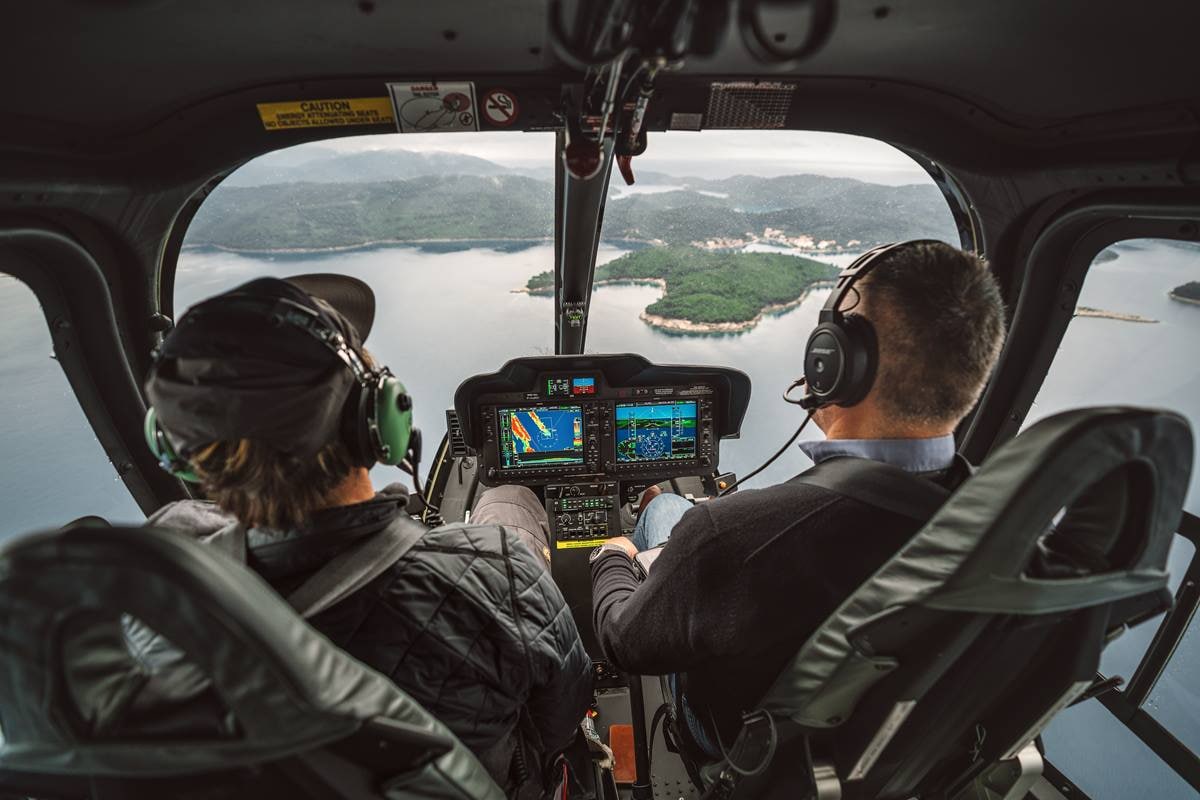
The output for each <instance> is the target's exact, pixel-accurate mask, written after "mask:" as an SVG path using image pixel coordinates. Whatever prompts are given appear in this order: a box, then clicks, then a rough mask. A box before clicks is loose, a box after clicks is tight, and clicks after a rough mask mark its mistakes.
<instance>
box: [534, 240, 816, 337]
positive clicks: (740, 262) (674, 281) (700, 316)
mask: <svg viewBox="0 0 1200 800" xmlns="http://www.w3.org/2000/svg"><path fill="white" fill-rule="evenodd" d="M835 275H837V268H836V267H833V266H831V265H829V264H825V263H822V262H820V261H813V260H812V259H808V258H801V257H799V256H792V255H783V254H778V253H727V252H713V251H708V250H699V249H697V248H695V247H653V248H647V249H645V250H638V251H636V252H633V253H626V254H625V255H623V256H621V257H620V258H617V259H614V260H612V261H610V262H608V263H607V264H604V265H603V266H601V267H599V268H598V269H597V270H596V280H597V281H645V280H662V281H665V282H666V292H665V293H664V295H663V296H662V298H660V299H659V300H656V301H655V302H653V303H651V304H650V305H649V306H648V307H647V308H646V313H648V314H653V315H655V316H660V317H667V318H669V319H674V320H687V321H690V322H696V323H704V324H716V323H727V322H732V323H744V322H749V321H750V320H753V319H754V318H755V317H757V316H758V315H759V314H760V313H762V311H763V310H764V309H766V308H767V307H769V306H774V305H785V304H787V303H791V302H794V301H795V300H797V299H799V298H800V296H801V295H803V294H804V292H805V291H806V290H807V289H808V288H809V287H810V286H812V285H813V284H814V283H817V282H819V281H823V280H829V279H830V278H832V277H834V276H835ZM526 288H527V289H529V291H531V292H534V293H545V292H548V291H553V288H554V276H553V274H552V273H550V272H543V273H541V274H539V275H534V276H533V277H532V278H530V279H529V283H528V284H527V285H526Z"/></svg>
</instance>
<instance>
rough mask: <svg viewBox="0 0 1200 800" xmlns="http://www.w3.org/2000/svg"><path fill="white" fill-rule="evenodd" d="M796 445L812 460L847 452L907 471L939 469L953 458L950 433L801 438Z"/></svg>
mask: <svg viewBox="0 0 1200 800" xmlns="http://www.w3.org/2000/svg"><path fill="white" fill-rule="evenodd" d="M800 449H801V450H803V451H804V454H805V455H806V456H808V457H809V458H811V459H812V461H813V463H814V464H820V463H821V462H822V461H825V460H826V459H829V458H836V457H838V456H851V457H853V458H869V459H871V460H872V461H882V462H883V463H884V464H891V465H892V466H893V467H899V468H900V469H903V470H907V471H908V472H939V471H941V470H944V469H949V468H950V465H951V464H952V463H953V462H954V437H953V436H951V435H950V434H946V435H945V436H934V437H932V438H930V439H817V440H814V441H809V442H801V443H800Z"/></svg>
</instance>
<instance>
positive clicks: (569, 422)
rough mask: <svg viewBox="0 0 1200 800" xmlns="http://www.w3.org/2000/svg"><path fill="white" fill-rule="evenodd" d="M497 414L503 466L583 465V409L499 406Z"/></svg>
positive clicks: (506, 467) (510, 467)
mask: <svg viewBox="0 0 1200 800" xmlns="http://www.w3.org/2000/svg"><path fill="white" fill-rule="evenodd" d="M496 416H497V417H498V419H497V422H498V424H499V434H500V459H501V465H502V467H503V468H504V469H519V468H522V467H545V466H550V465H555V466H576V465H580V464H583V408H582V407H580V406H565V405H564V406H540V407H537V408H529V407H526V408H501V409H499V410H497V412H496Z"/></svg>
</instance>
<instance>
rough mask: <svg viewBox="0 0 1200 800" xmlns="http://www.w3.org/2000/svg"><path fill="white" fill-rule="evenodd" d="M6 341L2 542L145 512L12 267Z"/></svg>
mask: <svg viewBox="0 0 1200 800" xmlns="http://www.w3.org/2000/svg"><path fill="white" fill-rule="evenodd" d="M0 341H3V342H4V350H3V354H0V408H2V409H4V413H3V414H0V441H2V442H4V460H3V464H2V468H0V508H3V509H4V513H3V515H0V542H3V541H4V540H5V539H7V538H8V537H10V536H13V535H16V534H18V533H26V532H28V531H30V530H35V529H41V528H54V527H58V526H60V525H63V524H65V523H67V522H70V521H71V520H74V519H78V518H79V517H83V516H89V515H97V516H101V517H105V518H107V519H109V520H113V521H118V520H120V521H140V520H142V519H144V515H143V514H142V512H141V510H140V509H139V508H138V507H137V504H136V503H134V502H133V498H132V497H131V496H130V494H129V490H128V489H126V488H125V484H124V483H122V482H121V479H120V478H119V477H118V476H117V471H116V469H114V468H113V466H112V464H111V463H109V460H108V458H107V456H105V454H104V450H103V448H101V446H100V443H99V442H98V441H96V435H95V434H94V433H93V432H92V428H91V426H90V425H89V424H88V421H87V418H86V417H85V416H84V415H83V409H81V408H80V406H79V402H78V401H77V400H76V399H75V393H74V392H73V391H72V390H71V385H70V384H69V383H67V378H66V376H65V375H64V374H63V371H62V369H61V368H60V367H59V365H58V363H57V362H56V361H55V360H54V346H53V344H52V343H51V340H50V332H49V330H48V329H47V328H46V320H45V317H44V316H43V315H42V309H41V307H40V306H39V304H38V300H37V298H36V297H35V296H34V294H33V292H32V291H30V290H29V288H28V287H27V286H26V285H25V284H24V283H21V282H20V281H19V280H17V279H16V278H13V277H10V276H8V275H4V274H0Z"/></svg>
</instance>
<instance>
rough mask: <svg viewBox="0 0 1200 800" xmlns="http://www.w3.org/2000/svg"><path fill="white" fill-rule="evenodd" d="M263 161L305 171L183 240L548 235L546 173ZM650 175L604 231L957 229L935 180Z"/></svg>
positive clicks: (309, 245) (198, 224)
mask: <svg viewBox="0 0 1200 800" xmlns="http://www.w3.org/2000/svg"><path fill="white" fill-rule="evenodd" d="M359 155H360V156H361V155H363V154H359ZM377 161H378V159H375V160H373V161H371V162H370V163H369V164H368V163H359V162H358V161H355V162H353V163H354V164H357V165H358V167H359V168H360V169H359V171H357V172H351V175H354V176H357V177H359V178H363V177H364V175H363V174H362V173H363V172H369V171H370V170H374V174H377V175H379V176H380V178H386V177H388V176H389V175H390V174H394V171H395V170H399V168H400V167H402V166H405V163H399V162H398V163H397V164H393V165H392V166H393V167H395V170H394V171H393V173H389V171H388V170H386V169H384V166H385V165H386V164H387V163H390V162H386V161H385V162H384V163H376V162H377ZM485 163H486V162H485ZM260 166H261V168H258V167H256V165H253V164H252V165H248V166H247V167H246V168H245V169H250V168H251V167H255V168H256V169H258V171H259V172H262V171H264V170H267V167H268V166H269V167H270V169H269V170H267V171H275V172H281V174H294V175H296V176H298V177H303V178H305V182H301V183H269V184H266V185H258V186H244V185H235V184H232V183H231V184H230V185H227V186H220V187H218V188H217V189H216V190H215V191H214V192H213V193H212V194H211V195H210V196H209V198H208V199H207V200H206V201H205V202H204V204H203V205H202V206H201V208H200V211H199V213H197V214H196V218H195V219H194V220H193V221H192V224H191V226H190V227H189V228H188V235H187V242H186V243H187V244H188V245H191V246H195V245H201V246H212V247H223V248H227V249H231V250H244V251H271V250H323V249H332V248H351V247H361V246H364V245H369V244H372V243H378V242H419V241H430V240H443V241H460V242H462V241H475V240H489V241H496V240H517V239H522V240H545V239H549V238H550V237H551V236H553V228H554V185H553V183H551V182H549V181H546V180H541V179H539V178H534V177H528V176H525V175H518V174H512V173H510V174H489V175H480V174H469V175H464V174H448V173H447V174H431V175H423V176H418V177H413V178H407V179H403V180H378V181H377V182H370V181H366V180H347V181H346V182H342V183H331V182H322V181H309V180H308V178H309V177H310V176H313V177H319V176H321V175H323V174H325V173H328V172H330V171H331V170H333V169H334V166H336V167H337V169H344V170H346V171H347V172H350V170H349V166H352V165H351V164H344V163H342V161H337V162H336V163H335V164H334V165H332V166H331V165H324V167H322V165H321V164H319V163H318V164H305V165H303V166H298V167H288V168H286V169H284V168H282V167H279V166H278V165H276V166H270V165H260ZM409 166H411V165H409ZM470 166H471V165H467V166H466V167H463V168H464V169H465V168H468V167H470ZM368 168H369V169H368ZM412 168H413V169H416V168H417V167H412ZM447 168H453V165H447ZM497 168H499V167H498V166H497ZM252 172H253V170H252ZM233 178H239V179H240V180H239V182H240V181H243V180H250V179H251V178H253V174H248V175H241V171H239V173H238V174H236V175H235V176H233ZM233 178H231V179H230V180H231V181H232V180H233ZM260 179H263V178H260ZM655 179H656V180H660V181H663V182H672V184H673V185H678V186H679V187H680V188H679V189H677V190H674V191H667V192H652V193H643V194H634V195H631V196H627V197H612V198H610V199H609V201H608V203H607V206H606V208H605V213H604V231H603V234H604V238H605V239H608V240H631V241H641V242H653V243H655V244H661V243H666V244H674V245H688V244H691V243H692V242H702V241H707V240H710V239H715V238H722V239H730V240H744V241H752V240H754V239H756V238H761V237H763V235H764V231H765V229H766V228H772V229H774V231H775V233H773V234H772V236H774V237H779V236H783V237H800V236H807V237H810V238H811V240H812V241H815V242H816V241H822V240H830V241H833V242H835V243H836V244H837V245H838V246H839V247H849V248H852V249H854V250H861V249H866V248H867V247H871V246H873V245H876V244H881V243H883V242H890V241H896V240H901V239H911V238H914V237H925V236H930V235H934V236H939V237H941V238H943V239H946V240H947V241H955V239H956V237H957V233H956V232H955V231H954V229H953V225H952V221H951V219H950V215H949V214H947V213H946V203H945V201H944V200H943V199H942V197H941V195H940V194H939V193H938V190H937V188H936V187H934V186H924V185H913V186H880V185H877V184H871V183H863V182H862V181H856V180H850V179H848V178H826V177H822V176H819V175H789V176H785V177H781V178H759V177H753V176H746V175H742V176H738V177H735V178H727V179H723V180H719V181H705V180H700V179H697V178H672V177H671V176H666V175H664V176H658V177H657V178H655Z"/></svg>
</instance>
